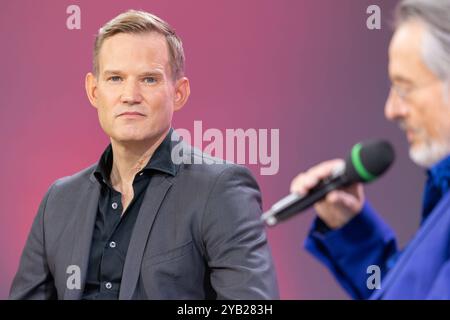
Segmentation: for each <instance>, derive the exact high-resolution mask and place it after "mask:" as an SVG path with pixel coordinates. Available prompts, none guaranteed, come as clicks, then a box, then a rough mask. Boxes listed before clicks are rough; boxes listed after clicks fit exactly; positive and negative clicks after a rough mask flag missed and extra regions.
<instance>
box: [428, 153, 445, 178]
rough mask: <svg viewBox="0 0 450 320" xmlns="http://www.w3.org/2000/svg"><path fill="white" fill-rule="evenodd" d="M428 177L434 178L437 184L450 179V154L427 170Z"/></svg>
mask: <svg viewBox="0 0 450 320" xmlns="http://www.w3.org/2000/svg"><path fill="white" fill-rule="evenodd" d="M427 175H428V178H429V179H431V180H433V182H434V183H435V184H436V185H440V184H442V183H443V182H444V181H447V182H448V180H450V155H448V156H447V157H445V158H444V159H442V160H441V161H439V162H438V163H436V164H435V165H433V166H432V167H431V168H429V169H428V170H427Z"/></svg>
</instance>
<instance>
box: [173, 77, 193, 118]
mask: <svg viewBox="0 0 450 320" xmlns="http://www.w3.org/2000/svg"><path fill="white" fill-rule="evenodd" d="M190 94H191V87H190V85H189V79H188V78H186V77H182V78H180V79H178V80H177V81H176V82H175V101H174V106H175V109H174V110H175V111H178V110H180V109H181V108H183V106H184V105H185V103H186V102H187V100H188V98H189V95H190Z"/></svg>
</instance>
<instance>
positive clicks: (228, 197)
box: [10, 142, 278, 299]
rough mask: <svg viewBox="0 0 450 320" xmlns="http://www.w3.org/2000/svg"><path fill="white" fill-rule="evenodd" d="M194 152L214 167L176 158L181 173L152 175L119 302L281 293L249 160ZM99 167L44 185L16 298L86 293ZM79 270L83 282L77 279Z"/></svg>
mask: <svg viewBox="0 0 450 320" xmlns="http://www.w3.org/2000/svg"><path fill="white" fill-rule="evenodd" d="M181 143H183V142H181ZM186 149H188V147H187V146H185V150H186ZM189 150H191V152H192V154H193V157H194V158H197V159H199V157H203V158H206V159H207V160H208V161H210V162H214V163H215V164H179V165H176V175H175V176H171V175H166V174H164V173H155V175H154V176H152V179H151V181H150V184H149V187H148V188H147V191H146V194H145V197H144V200H143V203H142V205H141V208H140V211H139V215H138V218H137V221H136V224H135V227H134V229H133V233H132V237H131V240H130V244H129V247H128V253H127V256H126V260H125V265H124V270H123V275H122V282H121V286H120V293H119V299H276V298H278V288H277V283H276V277H275V271H274V266H273V262H272V257H271V253H270V250H269V247H268V244H267V238H266V234H265V231H264V227H263V224H262V223H261V222H260V220H259V218H260V214H261V198H260V192H259V189H258V185H257V183H256V181H255V180H254V179H253V177H252V175H251V174H250V172H249V171H248V170H247V169H246V168H244V167H242V166H238V165H235V164H229V163H226V164H223V163H217V162H218V161H217V160H216V159H214V158H211V157H208V156H206V155H204V154H202V153H201V152H199V151H197V150H196V149H189ZM95 166H96V165H93V166H91V167H89V168H87V169H85V170H83V171H81V172H79V173H77V174H75V175H73V176H70V177H65V178H62V179H59V180H57V181H56V182H55V183H54V184H53V185H52V186H51V187H50V188H49V190H48V191H47V194H46V195H45V197H44V199H43V200H42V203H41V205H40V207H39V211H38V213H37V216H36V218H35V220H34V223H33V226H32V228H31V232H30V234H29V237H28V240H27V242H26V245H25V248H24V251H23V253H22V257H21V260H20V266H19V269H18V272H17V274H16V276H15V278H14V281H13V284H12V287H11V291H10V299H80V298H81V296H82V293H83V289H84V282H85V277H86V272H87V267H88V263H89V261H88V260H89V250H90V247H91V240H92V234H93V229H94V222H95V217H96V214H97V207H98V201H99V193H100V184H99V183H98V181H97V180H96V179H95V177H94V176H93V171H94V169H95ZM74 266H75V267H74ZM74 268H78V270H79V271H80V272H79V275H80V279H79V280H80V281H79V284H80V286H76V285H74V284H76V282H74V281H73V280H74V278H73V276H74V275H75V276H76V275H77V273H76V272H74Z"/></svg>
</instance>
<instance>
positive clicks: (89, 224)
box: [64, 182, 100, 300]
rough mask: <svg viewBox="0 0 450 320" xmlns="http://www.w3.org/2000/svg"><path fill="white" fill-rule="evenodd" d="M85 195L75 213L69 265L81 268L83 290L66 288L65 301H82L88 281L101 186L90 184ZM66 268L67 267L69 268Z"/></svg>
mask: <svg viewBox="0 0 450 320" xmlns="http://www.w3.org/2000/svg"><path fill="white" fill-rule="evenodd" d="M84 190H85V192H84V195H83V196H81V197H80V199H81V201H80V203H79V205H78V208H77V209H76V210H74V213H75V214H77V215H78V217H77V218H76V219H75V221H76V223H75V227H74V232H75V234H74V238H75V239H74V240H75V242H74V245H73V250H72V256H71V258H70V260H69V263H68V264H67V266H69V265H75V266H79V267H80V271H81V288H80V289H71V290H69V289H67V286H66V287H65V292H64V299H65V300H77V299H80V298H81V296H82V293H83V290H84V284H85V281H86V273H87V270H88V262H89V253H90V249H91V242H92V233H93V231H94V225H95V218H96V215H97V210H98V199H99V197H100V185H99V184H97V183H91V182H89V186H88V187H86V188H84ZM67 266H66V267H67Z"/></svg>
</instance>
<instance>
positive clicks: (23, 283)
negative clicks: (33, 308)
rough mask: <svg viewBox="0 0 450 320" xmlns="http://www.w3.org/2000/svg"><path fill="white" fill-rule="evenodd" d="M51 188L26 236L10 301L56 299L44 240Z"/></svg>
mask: <svg viewBox="0 0 450 320" xmlns="http://www.w3.org/2000/svg"><path fill="white" fill-rule="evenodd" d="M52 187H53V186H52ZM52 187H50V189H49V190H48V191H47V194H46V195H45V197H44V199H43V200H42V202H41V204H40V206H39V210H38V213H37V215H36V217H35V219H34V222H33V225H32V227H31V231H30V234H29V235H28V239H27V242H26V244H25V248H24V250H23V252H22V257H21V259H20V264H19V269H18V271H17V273H16V276H15V277H14V280H13V283H12V286H11V290H10V294H9V299H11V300H46V299H56V289H55V286H54V282H53V277H52V275H51V273H50V270H49V267H48V264H47V259H46V253H45V240H44V216H45V208H46V205H47V200H48V198H49V196H50V193H51V190H52Z"/></svg>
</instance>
